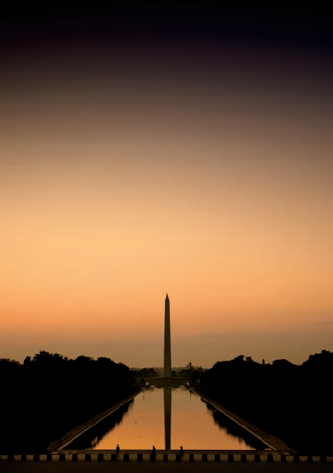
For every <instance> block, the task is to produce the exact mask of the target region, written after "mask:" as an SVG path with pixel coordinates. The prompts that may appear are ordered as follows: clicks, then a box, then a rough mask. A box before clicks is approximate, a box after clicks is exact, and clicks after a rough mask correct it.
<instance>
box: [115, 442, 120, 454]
mask: <svg viewBox="0 0 333 473" xmlns="http://www.w3.org/2000/svg"><path fill="white" fill-rule="evenodd" d="M119 452H120V448H119V445H118V444H117V447H116V454H117V455H119Z"/></svg>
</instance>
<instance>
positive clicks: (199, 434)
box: [66, 387, 266, 450]
mask: <svg viewBox="0 0 333 473" xmlns="http://www.w3.org/2000/svg"><path fill="white" fill-rule="evenodd" d="M117 444H119V445H120V448H121V449H151V448H152V446H153V445H154V446H155V447H156V448H157V449H164V448H165V449H170V448H171V449H178V448H179V447H180V445H182V447H183V448H184V449H221V450H249V449H264V448H265V447H266V445H264V444H263V443H262V442H260V441H259V440H258V439H256V438H255V437H252V436H251V435H250V434H249V433H248V432H247V431H245V430H243V429H241V428H240V427H239V426H238V425H237V424H235V423H234V422H232V421H231V420H230V419H229V418H227V417H226V416H224V415H223V414H222V413H220V412H218V411H216V410H215V408H214V407H213V406H211V405H209V404H207V403H205V402H204V401H202V400H201V399H200V397H199V396H198V395H197V394H193V393H191V392H190V391H189V390H188V389H186V388H185V387H181V388H177V389H174V388H170V387H167V388H159V389H157V388H155V389H150V390H145V391H143V392H140V393H139V394H138V395H137V396H136V397H135V398H134V399H133V400H131V401H130V402H128V403H126V404H124V405H123V406H122V407H121V408H120V409H118V410H117V411H116V412H114V413H113V414H111V415H110V416H108V417H107V418H106V419H104V420H103V421H102V422H100V423H99V424H97V425H96V426H95V427H93V428H92V429H90V430H88V431H87V432H86V433H85V434H83V435H82V436H80V437H78V438H77V439H76V440H74V442H72V443H71V444H70V445H68V446H67V447H66V448H71V449H84V448H85V449H91V448H92V449H99V450H104V449H112V450H113V449H115V447H116V445H117Z"/></svg>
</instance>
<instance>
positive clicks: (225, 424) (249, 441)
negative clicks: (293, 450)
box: [201, 399, 267, 450]
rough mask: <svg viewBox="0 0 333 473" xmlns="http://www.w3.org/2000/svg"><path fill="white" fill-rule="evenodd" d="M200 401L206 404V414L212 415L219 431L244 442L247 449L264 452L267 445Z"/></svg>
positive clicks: (212, 407) (210, 405)
mask: <svg viewBox="0 0 333 473" xmlns="http://www.w3.org/2000/svg"><path fill="white" fill-rule="evenodd" d="M201 401H202V402H204V403H205V404H206V407H207V409H208V412H210V413H211V414H212V416H213V419H214V422H215V424H217V425H218V426H219V427H220V429H222V430H224V431H225V432H227V433H228V434H229V435H232V436H233V437H235V438H237V439H238V440H240V441H241V440H244V442H245V443H246V445H247V446H248V447H251V448H253V449H256V450H264V449H265V448H267V445H265V444H264V443H263V442H261V441H260V440H259V439H258V438H257V437H255V436H254V435H252V434H251V433H250V432H248V431H247V430H245V429H243V428H242V427H240V426H239V425H238V424H236V423H235V422H234V421H233V420H231V419H229V417H227V416H226V415H224V414H223V413H222V412H220V411H218V410H217V409H216V408H215V407H214V406H213V405H212V404H209V403H208V402H206V401H204V400H203V399H201Z"/></svg>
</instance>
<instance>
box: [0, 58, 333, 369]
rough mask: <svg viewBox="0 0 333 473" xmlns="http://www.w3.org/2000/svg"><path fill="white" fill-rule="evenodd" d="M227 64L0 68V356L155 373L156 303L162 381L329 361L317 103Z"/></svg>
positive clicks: (315, 85)
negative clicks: (165, 362) (178, 375)
mask: <svg viewBox="0 0 333 473" xmlns="http://www.w3.org/2000/svg"><path fill="white" fill-rule="evenodd" d="M229 54H230V53H229ZM227 59H228V56H227ZM227 59H226V63H225V64H222V65H219V66H217V65H216V64H215V63H214V62H213V61H212V63H209V64H207V63H205V66H206V69H205V71H204V72H202V71H199V67H197V65H195V64H194V65H193V64H191V65H186V67H185V66H184V69H183V70H181V71H180V72H179V62H177V63H176V65H173V66H172V65H169V66H168V68H167V70H166V71H164V74H163V73H161V72H159V73H155V74H154V70H153V68H151V69H149V68H148V72H145V73H144V74H143V73H142V71H141V70H139V71H136V70H134V72H135V73H136V74H137V76H135V78H137V79H138V80H137V82H136V81H135V80H133V82H130V81H129V79H128V77H129V74H130V72H131V70H127V69H126V67H124V65H123V64H122V67H123V70H122V69H121V68H120V66H119V67H118V68H115V69H114V70H113V69H112V64H109V66H108V68H107V69H105V67H104V66H103V67H104V68H103V67H102V66H101V64H99V63H98V64H97V65H96V64H95V66H96V67H95V69H94V71H93V72H89V73H88V72H87V71H88V70H89V71H90V69H89V68H88V67H87V64H86V63H84V62H83V63H82V64H81V63H79V64H78V65H77V64H76V65H75V67H77V69H75V67H72V68H71V67H70V61H68V63H66V67H63V68H62V69H61V72H58V76H57V77H55V78H54V76H53V75H52V71H51V72H50V71H49V69H48V68H47V67H46V66H45V64H44V65H43V63H42V62H41V64H39V63H38V64H37V65H36V67H35V68H32V70H29V71H25V72H24V73H25V74H26V77H23V79H22V82H19V81H18V77H19V76H20V74H22V69H21V67H22V66H20V61H19V59H17V58H16V62H17V63H13V64H12V65H11V66H10V67H9V66H8V67H9V69H8V70H9V72H10V73H8V71H7V75H5V76H4V77H3V78H2V81H3V82H4V83H3V84H2V88H1V90H2V92H1V93H0V94H1V103H2V106H1V110H0V124H1V127H0V149H1V158H0V217H1V241H2V244H1V247H0V259H1V268H0V285H1V287H2V296H1V299H0V313H1V335H0V343H1V352H0V357H11V358H15V359H19V360H21V361H22V360H23V358H24V357H25V356H26V355H31V354H34V353H36V352H38V351H39V350H41V349H46V350H49V351H57V352H59V353H62V354H64V355H67V356H78V355H80V354H86V355H91V356H103V355H104V356H110V357H111V358H112V359H115V360H116V361H122V362H124V363H127V364H129V365H131V366H138V365H139V366H147V365H150V366H159V365H161V364H162V354H163V322H164V320H163V316H164V312H163V310H164V296H165V293H166V292H168V294H169V296H170V301H171V331H172V332H171V336H172V343H173V354H172V359H173V365H175V366H181V365H185V364H187V362H188V361H192V363H193V364H194V365H202V366H208V365H210V364H211V363H213V362H215V361H218V360H219V359H227V358H230V357H233V356H236V355H238V354H245V355H250V356H253V358H257V359H258V360H260V361H261V358H265V359H267V360H270V359H274V358H279V357H280V358H281V357H285V358H288V359H290V360H291V361H294V362H301V361H304V360H305V359H306V358H307V357H308V356H309V355H310V354H311V353H314V352H315V351H316V350H321V349H324V348H325V349H332V348H333V301H332V276H333V274H332V268H333V245H332V241H333V221H332V214H333V186H332V177H333V162H332V151H333V139H332V132H331V130H332V112H331V110H332V108H330V107H329V106H328V105H329V104H331V105H332V93H331V92H330V91H329V89H328V87H327V88H326V89H325V88H324V89H323V87H322V76H321V75H320V74H319V73H318V75H316V73H315V72H313V71H310V72H309V71H308V70H307V69H306V68H305V70H302V71H299V70H297V69H295V70H294V69H291V70H289V69H288V68H287V69H286V70H285V71H284V73H283V67H282V66H281V67H280V76H281V77H279V78H278V79H277V78H276V77H275V76H274V72H270V71H269V68H264V67H263V66H262V65H261V62H259V63H257V64H254V66H255V67H254V69H255V74H254V76H255V77H252V76H251V75H250V73H249V72H247V71H248V70H247V69H242V68H244V67H245V66H244V64H242V61H239V62H240V65H239V66H238V67H239V68H238V69H237V68H236V69H235V64H234V63H230V64H229V63H228V61H227ZM115 60H116V59H115ZM54 62H55V63H56V59H54ZM236 62H237V61H236ZM88 63H89V61H88ZM176 66H177V67H176ZM52 67H54V68H55V65H54V63H53V64H52ZM131 67H133V66H131ZM288 67H290V66H288ZM52 70H53V69H52ZM244 71H246V72H244ZM132 72H133V71H132ZM162 72H163V71H162ZM275 72H276V71H275ZM331 72H332V71H330V73H331ZM242 73H243V76H244V74H245V77H243V79H242ZM43 74H44V75H43ZM177 74H178V75H177ZM306 74H308V75H306ZM13 77H16V79H17V80H16V81H15V80H14V81H13V80H12V78H13ZM175 77H176V78H177V80H175ZM75 79H76V80H77V81H76V80H75ZM254 79H256V80H254ZM283 79H284V80H283ZM258 80H259V82H258ZM140 81H141V82H140ZM300 84H301V85H300ZM149 86H151V90H150V89H149ZM228 334H229V338H228ZM260 334H262V336H261V337H260ZM219 337H220V338H219ZM233 338H234V340H235V341H234V344H233V345H231V344H230V343H231V342H230V340H232V339H233ZM140 340H141V341H142V342H140ZM191 340H192V341H193V342H192V344H191ZM212 340H213V341H212ZM240 340H242V341H240ZM254 340H256V342H255V341H254ZM140 347H141V348H140ZM184 347H187V348H186V350H185V348H184ZM218 347H219V349H218ZM218 350H220V351H218ZM244 352H245V353H244Z"/></svg>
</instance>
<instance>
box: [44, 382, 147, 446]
mask: <svg viewBox="0 0 333 473" xmlns="http://www.w3.org/2000/svg"><path fill="white" fill-rule="evenodd" d="M141 389H142V388H141V387H140V388H138V389H136V390H135V391H134V392H133V393H132V394H129V395H128V396H127V397H125V398H124V399H122V400H120V401H118V402H116V403H115V404H113V405H112V406H110V407H108V408H107V409H105V410H104V411H102V412H100V413H99V414H96V415H95V416H94V417H92V418H91V419H89V420H88V421H87V422H84V423H83V424H80V425H78V426H76V427H74V428H73V429H72V430H69V431H68V432H66V433H65V435H63V436H62V437H61V438H60V440H59V439H58V440H52V442H51V443H50V444H49V446H48V447H47V449H46V450H47V452H52V453H56V452H58V451H59V450H62V449H63V448H65V447H66V446H67V445H69V444H70V443H71V442H73V440H75V439H76V438H77V437H79V436H80V435H82V434H83V433H84V432H86V431H87V430H89V429H90V428H91V427H93V426H94V425H96V424H98V423H99V422H101V421H102V420H103V419H105V418H106V417H108V416H109V415H110V414H112V413H113V412H114V411H116V410H117V409H119V407H121V406H122V405H123V404H125V403H126V402H128V401H130V400H131V399H133V398H134V397H135V396H136V395H137V394H138V393H139V392H140V391H141Z"/></svg>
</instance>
